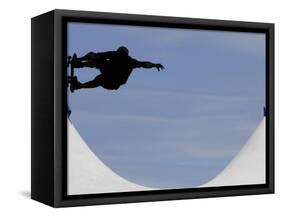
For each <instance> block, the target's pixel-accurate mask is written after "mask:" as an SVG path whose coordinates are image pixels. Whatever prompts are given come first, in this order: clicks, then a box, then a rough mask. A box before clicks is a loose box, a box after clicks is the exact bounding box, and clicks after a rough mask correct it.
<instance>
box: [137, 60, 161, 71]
mask: <svg viewBox="0 0 281 217" xmlns="http://www.w3.org/2000/svg"><path fill="white" fill-rule="evenodd" d="M133 61H134V65H135V68H147V69H149V68H154V67H155V68H157V70H158V71H160V70H163V69H164V66H163V65H162V64H160V63H152V62H149V61H138V60H133Z"/></svg>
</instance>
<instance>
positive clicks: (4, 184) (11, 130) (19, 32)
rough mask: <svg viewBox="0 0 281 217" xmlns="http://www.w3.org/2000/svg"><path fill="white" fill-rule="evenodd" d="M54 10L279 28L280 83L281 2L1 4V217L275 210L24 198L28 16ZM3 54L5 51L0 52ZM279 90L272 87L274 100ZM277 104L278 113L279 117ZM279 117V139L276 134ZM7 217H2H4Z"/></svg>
mask: <svg viewBox="0 0 281 217" xmlns="http://www.w3.org/2000/svg"><path fill="white" fill-rule="evenodd" d="M54 8H63V9H81V10H92V11H108V12H125V13H139V14H155V15H170V16H183V17H196V18H212V19H226V20H245V21H260V22H274V23H276V47H275V48H276V84H278V83H280V82H281V77H280V75H279V73H278V71H279V69H280V64H279V62H278V58H279V56H280V55H279V54H280V51H281V49H280V41H279V40H280V39H279V38H280V36H281V30H280V28H279V25H280V23H281V17H280V5H279V1H273V0H272V1H270V0H268V1H258V0H255V1H245V0H231V1H223V0H221V1H220V0H212V1H202V0H196V1H179V0H173V1H166V2H164V1H158V2H157V1H149V0H139V1H129V0H128V1H121V0H119V1H114V0H112V1H107V0H100V1H94V0H85V1H71V0H67V1H66V0H61V1H55V0H48V1H28V0H26V1H14V0H10V1H2V2H1V9H2V10H1V14H0V16H1V19H0V22H1V34H0V38H1V40H0V48H1V53H0V55H1V64H2V67H1V85H0V88H1V91H0V99H1V107H0V114H1V119H0V120H1V125H0V126H1V131H2V133H1V139H2V140H1V147H2V151H1V152H0V156H1V157H0V161H1V163H0V171H1V179H0V186H1V191H0V192H1V197H0V204H1V210H0V213H1V214H2V216H12V215H15V216H16V215H17V216H19V215H28V216H50V215H51V216H159V215H161V216H171V215H174V216H181V215H182V216H187V215H189V216H206V215H209V216H226V215H227V216H229V217H231V216H245V215H248V216H250V215H251V216H254V215H266V214H267V213H268V212H272V213H275V212H277V210H279V208H278V205H279V204H280V197H281V193H280V187H279V186H278V185H277V186H276V194H275V195H259V196H243V197H242V196H241V197H228V198H215V199H200V200H183V201H169V202H153V203H139V204H129V205H128V204H124V205H123V204H122V205H111V206H98V207H82V208H81V207H80V208H68V209H57V210H55V209H51V208H49V207H47V206H44V205H42V204H39V203H37V202H34V201H31V200H29V199H28V197H29V192H30V186H29V185H30V17H32V16H35V15H38V14H40V13H43V12H46V11H49V10H52V9H54ZM3 48H4V50H3ZM280 91H281V87H280V86H279V85H277V86H276V93H279V92H280ZM280 103H281V102H280V99H278V98H277V97H276V111H278V110H280V109H281V108H280V107H281V104H280ZM279 114H280V113H279V112H276V132H278V130H279V129H281V126H280V124H281V119H280V115H279ZM280 139H281V137H280V134H277V133H276V183H279V182H280V172H278V170H280V163H281V158H280V157H279V153H280V147H278V146H279V144H280ZM4 213H6V215H3V214H4Z"/></svg>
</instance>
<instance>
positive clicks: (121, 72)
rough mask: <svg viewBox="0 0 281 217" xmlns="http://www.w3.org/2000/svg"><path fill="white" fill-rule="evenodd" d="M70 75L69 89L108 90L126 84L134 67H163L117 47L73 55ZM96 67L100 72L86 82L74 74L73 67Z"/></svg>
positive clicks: (158, 68) (72, 90)
mask: <svg viewBox="0 0 281 217" xmlns="http://www.w3.org/2000/svg"><path fill="white" fill-rule="evenodd" d="M70 65H71V77H70V81H69V82H70V90H71V92H74V91H75V90H78V89H81V88H95V87H99V86H101V87H103V88H105V89H108V90H117V89H118V88H119V87H120V86H121V85H124V84H126V82H127V80H128V78H129V76H130V75H131V73H132V71H133V69H135V68H153V67H155V68H157V70H158V71H160V69H161V70H163V69H164V67H163V66H162V65H161V64H159V63H157V64H155V63H151V62H148V61H138V60H136V59H133V58H131V57H130V56H129V51H128V49H127V48H126V47H124V46H122V47H119V48H118V49H117V50H116V51H108V52H102V53H94V52H90V53H88V54H86V55H85V56H83V57H80V58H77V56H76V54H74V55H73V57H72V59H71V61H70ZM83 67H90V68H97V69H99V70H100V72H101V74H99V75H98V76H96V77H95V79H93V80H91V81H88V82H86V83H80V82H79V81H78V79H77V77H76V76H74V75H73V74H74V68H83Z"/></svg>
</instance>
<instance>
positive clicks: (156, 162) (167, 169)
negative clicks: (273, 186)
mask: <svg viewBox="0 0 281 217" xmlns="http://www.w3.org/2000/svg"><path fill="white" fill-rule="evenodd" d="M120 46H126V47H127V48H128V49H129V55H130V56H131V57H133V58H135V59H138V60H142V61H151V62H154V63H161V64H162V65H164V67H165V70H163V71H159V72H158V71H157V70H156V69H155V68H153V69H141V68H138V69H135V70H134V71H133V73H132V75H131V76H130V78H129V80H128V82H127V84H126V85H123V86H121V87H120V88H119V89H118V90H114V91H110V90H105V89H103V88H102V87H98V88H95V89H82V90H78V91H76V92H74V93H70V92H69V93H68V104H69V107H70V109H71V110H72V114H71V116H70V119H71V121H72V123H73V124H74V126H75V128H76V129H77V130H78V132H79V133H80V135H81V136H82V138H83V139H84V140H85V142H86V143H87V144H88V146H89V147H90V148H91V150H92V151H93V152H94V153H95V154H96V155H97V156H98V157H99V158H100V159H101V160H102V161H103V162H104V163H105V164H106V165H107V166H108V167H109V168H111V169H112V170H113V171H114V172H116V173H117V174H119V175H120V176H122V177H124V178H126V179H127V180H129V181H132V182H134V183H136V184H140V185H144V186H147V187H153V188H160V189H161V188H163V189H164V188H172V189H173V188H192V187H196V186H198V185H201V184H204V183H206V182H207V181H209V180H210V179H212V178H214V177H215V176H216V175H217V174H218V173H219V172H220V171H221V170H223V168H225V166H226V165H227V164H228V163H229V162H230V161H231V160H232V159H233V157H234V156H235V155H236V154H237V153H238V152H239V150H240V149H241V147H243V145H244V144H245V143H246V141H247V139H248V138H249V137H250V135H251V134H252V133H253V132H254V130H255V129H256V127H257V126H258V124H259V122H260V121H261V120H262V118H263V107H264V105H265V35H264V34H263V33H245V32H229V31H210V30H192V29H176V28H159V27H141V26H126V25H109V24H89V23H74V22H71V23H68V47H67V50H68V51H67V53H68V55H70V56H72V54H73V53H74V52H75V53H77V55H78V57H79V56H83V55H85V54H86V53H88V52H90V51H93V52H104V51H112V50H116V49H117V48H118V47H120ZM75 73H76V75H77V76H78V79H79V81H81V82H86V81H89V80H92V79H94V78H95V76H97V75H98V74H99V71H98V70H97V69H93V68H82V69H76V71H75ZM113 73H114V72H113Z"/></svg>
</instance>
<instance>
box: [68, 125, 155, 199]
mask: <svg viewBox="0 0 281 217" xmlns="http://www.w3.org/2000/svg"><path fill="white" fill-rule="evenodd" d="M67 150H68V153H67V154H68V162H67V164H68V168H67V169H68V172H67V174H68V177H67V181H68V183H67V184H68V185H67V186H68V189H67V193H68V195H77V194H96V193H111V192H128V191H145V190H153V189H152V188H148V187H144V186H141V185H137V184H134V183H132V182H129V181H127V180H126V179H124V178H122V177H120V176H119V175H117V174H116V173H115V172H113V171H112V170H111V169H110V168H108V167H107V166H106V165H105V164H104V163H103V162H102V161H101V160H100V159H99V158H98V157H97V156H96V155H95V154H94V152H92V151H91V150H90V148H89V147H88V145H87V144H86V143H85V142H84V140H83V139H82V138H81V136H80V135H79V133H78V132H77V130H76V129H75V128H74V126H73V125H72V123H71V122H70V121H68V146H67Z"/></svg>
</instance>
